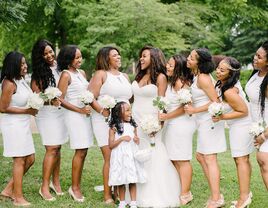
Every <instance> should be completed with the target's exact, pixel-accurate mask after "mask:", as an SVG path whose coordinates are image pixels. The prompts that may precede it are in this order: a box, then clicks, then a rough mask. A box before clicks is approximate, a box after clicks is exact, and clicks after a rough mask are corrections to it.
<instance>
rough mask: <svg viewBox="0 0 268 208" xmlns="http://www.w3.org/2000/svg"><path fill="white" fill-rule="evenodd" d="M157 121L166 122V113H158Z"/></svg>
mask: <svg viewBox="0 0 268 208" xmlns="http://www.w3.org/2000/svg"><path fill="white" fill-rule="evenodd" d="M158 120H159V121H165V120H168V116H167V114H166V113H158Z"/></svg>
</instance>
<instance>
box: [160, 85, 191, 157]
mask: <svg viewBox="0 0 268 208" xmlns="http://www.w3.org/2000/svg"><path fill="white" fill-rule="evenodd" d="M166 98H167V99H168V100H169V102H170V105H169V106H168V110H167V111H168V112H172V111H174V110H176V109H177V108H179V107H181V104H179V102H178V99H177V91H175V90H174V89H173V88H172V87H171V86H170V85H168V87H167V91H166ZM195 129H196V126H195V120H194V118H193V116H189V115H187V114H183V115H181V116H178V117H176V118H173V119H170V120H167V121H166V122H165V128H164V143H165V146H166V148H167V152H168V156H169V159H170V160H191V159H192V141H193V134H194V132H195Z"/></svg>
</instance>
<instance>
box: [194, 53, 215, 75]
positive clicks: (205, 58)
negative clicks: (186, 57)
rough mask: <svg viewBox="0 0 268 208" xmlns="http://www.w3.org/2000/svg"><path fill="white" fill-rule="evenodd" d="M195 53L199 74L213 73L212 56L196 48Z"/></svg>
mask: <svg viewBox="0 0 268 208" xmlns="http://www.w3.org/2000/svg"><path fill="white" fill-rule="evenodd" d="M195 51H196V53H197V54H198V57H197V60H198V63H197V65H198V69H199V71H200V73H204V74H209V73H211V72H213V70H214V69H215V66H214V63H213V60H212V56H211V54H210V53H209V51H208V49H206V48H198V49H195Z"/></svg>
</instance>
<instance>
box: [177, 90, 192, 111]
mask: <svg viewBox="0 0 268 208" xmlns="http://www.w3.org/2000/svg"><path fill="white" fill-rule="evenodd" d="M177 95H178V101H179V103H180V104H182V105H188V104H189V103H191V102H192V93H191V91H190V90H189V89H185V88H182V89H180V90H179V91H178V92H177ZM189 116H192V115H191V114H190V115H189Z"/></svg>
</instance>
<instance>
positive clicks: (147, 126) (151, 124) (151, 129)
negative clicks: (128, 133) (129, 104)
mask: <svg viewBox="0 0 268 208" xmlns="http://www.w3.org/2000/svg"><path fill="white" fill-rule="evenodd" d="M140 125H141V129H142V130H143V132H144V133H145V134H147V135H148V136H149V137H151V141H150V144H151V146H152V147H153V146H155V138H154V136H155V134H156V133H157V132H158V131H160V129H161V125H160V124H159V121H158V119H157V117H154V116H152V115H147V116H144V117H143V118H142V120H141V124H140Z"/></svg>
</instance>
